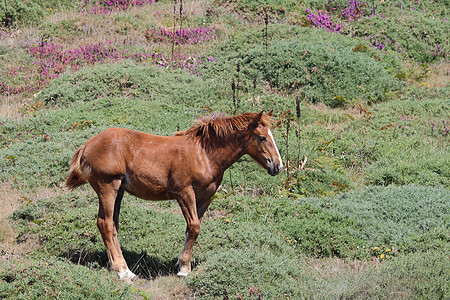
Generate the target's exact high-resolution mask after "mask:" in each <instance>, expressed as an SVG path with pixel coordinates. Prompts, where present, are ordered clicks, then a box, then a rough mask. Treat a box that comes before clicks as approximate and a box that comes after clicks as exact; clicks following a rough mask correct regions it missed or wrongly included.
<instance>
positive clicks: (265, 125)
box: [66, 112, 283, 282]
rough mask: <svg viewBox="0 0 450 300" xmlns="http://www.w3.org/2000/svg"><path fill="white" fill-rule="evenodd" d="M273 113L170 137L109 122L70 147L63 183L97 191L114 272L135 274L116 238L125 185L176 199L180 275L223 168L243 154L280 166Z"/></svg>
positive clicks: (146, 195)
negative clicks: (181, 230) (181, 231)
mask: <svg viewBox="0 0 450 300" xmlns="http://www.w3.org/2000/svg"><path fill="white" fill-rule="evenodd" d="M271 113H272V112H270V113H269V114H263V112H261V113H259V114H258V113H245V114H243V115H239V116H235V117H220V118H216V119H213V120H207V119H204V120H200V121H198V122H197V125H195V126H193V127H192V128H190V129H188V130H186V131H182V132H178V133H176V134H175V135H174V136H170V137H166V136H157V135H152V134H148V133H143V132H137V131H133V130H128V129H123V128H110V129H107V130H105V131H103V132H101V133H100V134H98V135H97V136H95V137H93V138H92V139H90V140H89V141H88V142H86V144H84V145H82V146H81V147H80V148H79V149H78V150H77V151H76V152H75V154H74V156H73V159H72V163H71V164H70V170H69V172H68V177H67V180H66V185H67V186H68V187H69V188H70V189H74V188H76V187H78V186H80V185H82V184H84V183H86V182H89V183H90V184H91V186H92V188H93V189H94V190H95V192H96V193H97V195H98V198H99V204H100V205H99V211H98V219H97V226H98V229H99V230H100V233H101V236H102V239H103V242H104V244H105V248H106V253H107V254H108V258H109V262H110V265H111V269H112V270H114V271H116V272H117V274H118V276H119V278H120V279H122V280H125V281H128V282H129V281H132V280H134V279H135V278H136V275H134V274H133V273H132V272H131V271H130V270H129V269H128V266H127V263H126V262H125V259H124V258H123V256H122V251H121V249H120V245H119V240H118V238H117V232H118V230H119V212H120V203H121V201H122V197H123V194H124V191H127V192H128V193H130V194H132V195H134V196H136V197H139V198H142V199H148V200H169V199H176V200H177V201H178V204H179V205H180V207H181V210H182V212H183V215H184V217H185V219H186V223H187V228H186V242H185V245H184V248H183V251H182V252H181V255H180V258H179V260H178V263H179V272H178V275H179V276H186V275H187V274H188V273H189V272H190V271H191V257H192V247H193V245H194V242H195V240H196V238H197V236H198V234H199V230H200V221H201V219H202V217H203V214H204V213H205V211H206V209H207V208H208V206H209V204H210V203H211V197H212V196H213V195H214V194H215V192H216V190H217V189H218V187H219V185H220V183H221V181H222V177H223V174H224V172H225V170H226V169H227V168H229V167H230V166H231V165H232V164H233V163H234V162H236V161H237V160H238V159H239V158H240V157H242V156H243V155H244V154H249V155H250V156H251V157H252V158H253V159H255V160H256V161H257V162H258V163H259V164H260V165H261V166H263V167H264V168H266V169H267V171H268V173H269V174H270V175H272V176H274V175H277V174H278V173H280V171H281V169H282V168H283V164H282V161H281V157H280V154H279V152H278V149H277V146H276V145H275V141H274V139H273V136H272V133H271V131H270V115H271Z"/></svg>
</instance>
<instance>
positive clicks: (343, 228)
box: [0, 0, 450, 299]
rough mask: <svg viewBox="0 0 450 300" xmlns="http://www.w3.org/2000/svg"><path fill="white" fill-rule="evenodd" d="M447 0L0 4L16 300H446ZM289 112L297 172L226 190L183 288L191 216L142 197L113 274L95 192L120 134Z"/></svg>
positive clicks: (0, 123)
mask: <svg viewBox="0 0 450 300" xmlns="http://www.w3.org/2000/svg"><path fill="white" fill-rule="evenodd" d="M448 7H449V3H448V1H432V0H424V1H410V2H407V1H406V2H405V1H400V2H394V1H378V2H373V1H372V2H371V1H367V2H363V1H356V0H349V1H344V0H334V1H331V0H330V1H310V0H305V1H292V0H283V1H275V0H252V1H247V0H245V1H244V0H232V1H222V0H207V1H196V0H192V1H179V0H178V1H167V0H166V1H163V0H161V1H152V0H139V1H138V0H114V1H104V0H91V1H88V0H61V1H51V0H44V1H38V0H28V1H21V0H13V1H6V2H3V1H2V2H0V24H1V25H0V62H1V63H0V97H1V98H0V133H1V137H0V207H1V208H2V209H1V212H0V298H2V299H3V298H6V299H25V298H33V299H36V298H61V299H66V298H67V299H68V298H70V299H74V298H80V299H84V298H94V299H106V298H107V299H110V298H120V299H136V298H137V299H142V298H144V299H189V298H198V299H212V298H219V299H222V298H223V299H298V298H318V299H329V298H351V299H354V298H363V299H367V298H370V299H371V298H385V299H392V298H393V299H403V298H426V299H448V298H449V297H450V289H449V285H448V282H449V281H450V272H449V270H450V261H449V255H450V253H449V245H450V238H449V237H450V228H449V227H450V215H449V204H450V168H449V166H450V155H449V137H450V134H449V129H450V125H449V124H448V122H450V101H449V99H450V92H449V88H448V70H449V63H448V50H449V48H448V47H449V44H448V32H449V22H448ZM261 110H264V111H266V112H268V111H270V110H273V112H274V118H273V119H274V128H273V132H274V136H275V140H276V141H277V145H278V148H279V150H280V153H281V156H282V157H283V161H284V164H285V170H284V171H283V173H282V174H280V175H278V176H276V177H271V176H270V175H268V174H267V172H266V171H265V170H263V169H261V168H260V167H259V166H258V165H257V164H256V163H255V162H254V161H253V160H252V159H251V158H250V157H243V158H242V159H241V160H240V161H238V162H237V163H236V164H235V165H233V166H232V167H231V168H230V170H229V171H227V172H226V173H225V176H224V180H223V182H222V186H221V187H220V189H219V190H218V192H217V194H216V195H215V196H214V200H213V202H212V204H211V207H210V208H209V210H208V212H207V213H206V215H205V217H204V219H203V222H202V227H201V231H200V236H199V238H198V240H197V242H196V245H195V246H194V254H193V272H192V273H191V274H190V275H189V276H188V277H187V278H185V279H180V278H177V277H176V276H175V274H176V270H177V266H176V262H177V259H178V255H179V253H180V251H181V249H182V246H183V242H184V232H185V221H184V218H183V216H182V214H181V211H180V209H179V207H178V205H177V203H176V201H167V202H151V201H143V200H140V199H137V198H135V197H132V196H130V195H126V196H125V197H124V200H123V202H122V214H121V227H120V232H119V240H120V242H121V245H122V249H123V252H124V256H125V259H126V260H127V262H128V265H129V266H130V269H132V271H133V272H135V273H136V274H138V275H139V277H140V279H139V280H138V281H136V282H135V283H134V284H133V285H126V284H125V283H122V282H120V281H119V280H118V279H117V278H116V275H115V274H114V273H113V272H109V271H108V260H107V256H106V253H105V250H104V245H103V242H102V240H101V237H100V234H99V232H98V230H97V227H96V217H97V210H98V200H97V197H96V195H95V192H94V191H93V190H92V189H91V188H90V187H89V186H88V185H86V186H84V187H82V188H80V189H79V190H75V191H73V192H69V191H67V190H65V189H64V186H63V183H64V179H65V175H66V173H67V170H68V166H69V163H70V160H71V157H72V155H73V153H74V152H75V150H76V149H77V147H79V146H80V145H82V144H83V143H85V142H86V141H87V140H89V139H90V138H91V137H93V136H94V135H96V134H97V133H99V132H101V131H102V130H104V129H106V128H109V127H125V128H130V129H134V130H139V131H145V132H149V133H153V134H158V135H172V134H174V133H175V132H177V131H179V130H184V129H187V128H189V127H190V126H192V125H193V124H194V122H195V120H197V119H198V118H202V117H207V118H210V117H211V118H212V117H215V116H217V115H222V114H225V115H234V114H239V113H243V112H248V111H253V112H259V111H261Z"/></svg>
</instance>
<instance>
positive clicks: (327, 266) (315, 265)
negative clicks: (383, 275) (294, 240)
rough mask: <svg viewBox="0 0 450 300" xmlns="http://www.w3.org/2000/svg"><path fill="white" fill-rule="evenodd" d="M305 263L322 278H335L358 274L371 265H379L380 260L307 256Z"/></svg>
mask: <svg viewBox="0 0 450 300" xmlns="http://www.w3.org/2000/svg"><path fill="white" fill-rule="evenodd" d="M306 265H307V266H308V267H309V269H310V270H311V272H313V273H318V274H319V275H320V277H322V278H324V279H328V278H335V277H339V276H342V274H353V275H359V274H361V273H364V272H366V271H367V270H368V269H369V268H371V267H373V266H379V265H380V262H379V261H377V260H374V261H359V260H352V261H348V260H345V259H340V258H336V257H332V258H322V259H316V258H309V259H307V260H306Z"/></svg>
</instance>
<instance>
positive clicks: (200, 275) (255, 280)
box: [188, 249, 312, 299]
mask: <svg viewBox="0 0 450 300" xmlns="http://www.w3.org/2000/svg"><path fill="white" fill-rule="evenodd" d="M304 277H305V275H303V274H302V272H301V270H300V268H299V262H298V260H297V259H292V258H289V257H283V256H281V257H280V256H275V255H273V254H272V253H270V252H261V251H259V250H256V249H242V250H233V249H232V250H228V251H214V252H212V253H210V254H209V259H208V261H206V262H205V263H204V264H202V266H201V267H199V268H198V269H197V270H196V271H195V272H194V273H193V274H191V275H190V276H189V277H188V283H189V284H190V285H191V286H192V287H193V288H195V290H196V295H197V296H198V297H200V298H202V299H203V298H205V299H210V298H218V297H220V298H222V297H230V298H237V297H240V298H242V297H244V298H248V297H250V298H254V299H258V297H261V298H263V299H264V298H268V299H292V298H297V297H300V296H302V297H305V296H306V295H307V294H308V293H311V291H305V290H303V289H302V287H303V285H299V284H298V282H300V281H303V280H304ZM249 295H250V296H249ZM258 295H260V296H258ZM310 296H312V295H310Z"/></svg>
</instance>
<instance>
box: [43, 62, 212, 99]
mask: <svg viewBox="0 0 450 300" xmlns="http://www.w3.org/2000/svg"><path fill="white" fill-rule="evenodd" d="M214 85H215V83H214V81H212V80H201V79H200V78H198V77H196V76H194V75H191V74H189V73H187V72H185V71H179V70H170V69H166V68H161V67H157V66H154V65H152V66H146V65H138V64H134V63H132V62H124V63H117V64H105V65H99V66H95V67H87V68H83V69H82V70H80V71H78V72H76V73H74V74H67V75H65V76H62V77H60V78H58V79H56V80H54V81H52V83H51V85H50V86H49V87H48V88H46V89H45V90H43V91H42V92H41V93H40V94H39V96H38V99H37V100H38V101H43V102H44V103H45V104H47V105H57V106H67V105H69V104H71V103H80V102H85V101H93V100H96V99H99V98H105V97H123V98H128V99H141V100H145V101H148V103H149V105H151V104H152V102H153V101H157V102H166V103H168V104H173V105H184V104H185V103H186V104H188V105H189V106H190V107H196V108H200V106H202V105H206V106H207V105H210V104H212V103H216V102H217V99H216V94H215V93H216V92H215V90H214Z"/></svg>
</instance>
